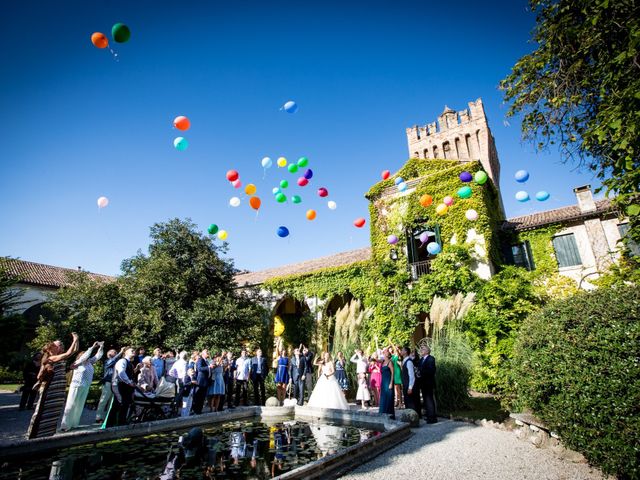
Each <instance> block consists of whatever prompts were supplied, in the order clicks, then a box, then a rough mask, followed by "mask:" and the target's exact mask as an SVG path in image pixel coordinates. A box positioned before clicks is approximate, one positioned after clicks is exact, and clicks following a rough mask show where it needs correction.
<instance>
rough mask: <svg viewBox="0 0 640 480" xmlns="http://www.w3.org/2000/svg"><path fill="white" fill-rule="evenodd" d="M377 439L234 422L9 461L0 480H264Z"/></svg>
mask: <svg viewBox="0 0 640 480" xmlns="http://www.w3.org/2000/svg"><path fill="white" fill-rule="evenodd" d="M378 434H379V432H377V431H374V430H367V429H362V428H357V427H353V426H342V425H337V424H332V423H330V422H323V423H319V424H315V423H307V422H302V421H299V420H290V421H284V422H280V423H272V424H265V423H261V422H259V421H257V420H255V421H254V420H245V421H236V422H230V423H226V424H223V425H221V426H216V427H214V428H207V427H206V426H201V427H196V428H193V429H190V430H188V431H173V432H164V433H160V434H156V435H149V436H147V437H138V438H132V439H123V440H114V441H110V442H104V443H98V444H88V445H82V446H79V447H73V448H69V449H64V450H60V451H58V452H56V453H49V454H45V455H43V456H42V457H39V458H34V456H30V457H28V458H24V459H16V460H13V461H12V460H9V461H7V462H5V463H4V464H3V465H1V466H0V479H1V480H5V479H7V480H8V479H11V480H18V479H20V480H37V479H49V480H67V479H69V480H71V479H74V480H75V479H83V480H84V479H94V480H107V479H114V480H115V479H118V480H124V479H130V480H147V479H149V480H152V479H153V480H155V479H160V480H173V479H176V480H177V479H201V478H203V479H206V478H234V479H266V478H273V477H276V476H278V475H281V474H283V473H285V472H288V471H289V470H293V469H294V468H297V467H300V466H302V465H305V464H307V463H309V462H313V461H314V460H317V459H319V458H322V457H324V456H326V455H330V454H332V453H335V452H337V451H338V450H340V449H343V448H345V447H348V446H351V445H355V444H357V443H359V442H361V441H363V440H366V439H367V438H370V437H372V436H375V435H378Z"/></svg>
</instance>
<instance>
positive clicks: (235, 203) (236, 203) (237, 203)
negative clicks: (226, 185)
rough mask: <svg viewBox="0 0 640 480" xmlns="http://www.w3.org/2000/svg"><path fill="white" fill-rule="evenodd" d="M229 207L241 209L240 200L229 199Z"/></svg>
mask: <svg viewBox="0 0 640 480" xmlns="http://www.w3.org/2000/svg"><path fill="white" fill-rule="evenodd" d="M229 205H231V206H232V207H239V206H240V199H239V198H238V197H231V198H230V199H229Z"/></svg>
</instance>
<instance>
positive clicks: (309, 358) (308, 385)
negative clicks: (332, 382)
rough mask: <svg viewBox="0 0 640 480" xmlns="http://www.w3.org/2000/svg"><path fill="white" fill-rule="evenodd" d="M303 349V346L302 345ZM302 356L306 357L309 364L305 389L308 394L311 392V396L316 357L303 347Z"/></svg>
mask: <svg viewBox="0 0 640 480" xmlns="http://www.w3.org/2000/svg"><path fill="white" fill-rule="evenodd" d="M300 346H301V347H302V345H300ZM302 355H303V356H304V358H305V360H306V362H307V374H306V375H305V380H304V381H305V388H306V389H307V392H309V396H311V392H312V391H313V359H314V357H315V355H314V354H313V352H312V351H311V350H309V348H308V347H306V346H305V347H302Z"/></svg>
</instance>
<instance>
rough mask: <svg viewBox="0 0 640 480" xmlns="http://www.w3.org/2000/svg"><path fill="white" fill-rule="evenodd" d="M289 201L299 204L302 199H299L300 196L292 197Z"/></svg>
mask: <svg viewBox="0 0 640 480" xmlns="http://www.w3.org/2000/svg"><path fill="white" fill-rule="evenodd" d="M291 201H292V202H293V203H300V202H302V198H300V195H293V196H292V197H291Z"/></svg>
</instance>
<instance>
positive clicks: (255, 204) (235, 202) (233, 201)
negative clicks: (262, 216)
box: [227, 170, 262, 211]
mask: <svg viewBox="0 0 640 480" xmlns="http://www.w3.org/2000/svg"><path fill="white" fill-rule="evenodd" d="M227 180H229V183H231V185H232V186H233V188H240V187H242V182H241V181H240V174H239V173H238V172H237V171H236V170H229V171H228V172H227ZM257 191H258V188H257V187H256V186H255V185H254V184H253V183H249V184H247V185H246V186H245V187H244V193H246V194H247V195H248V196H249V206H250V207H251V208H253V209H254V210H255V211H258V210H260V206H261V205H262V200H260V197H258V196H257V195H256V192H257ZM240 203H241V201H240V197H231V198H230V199H229V205H230V206H232V207H239V206H240Z"/></svg>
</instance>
